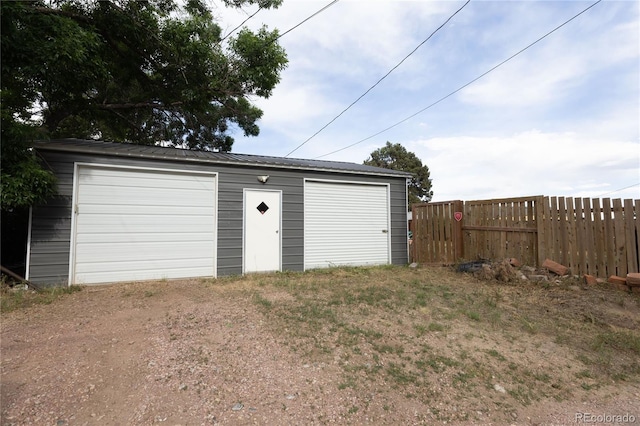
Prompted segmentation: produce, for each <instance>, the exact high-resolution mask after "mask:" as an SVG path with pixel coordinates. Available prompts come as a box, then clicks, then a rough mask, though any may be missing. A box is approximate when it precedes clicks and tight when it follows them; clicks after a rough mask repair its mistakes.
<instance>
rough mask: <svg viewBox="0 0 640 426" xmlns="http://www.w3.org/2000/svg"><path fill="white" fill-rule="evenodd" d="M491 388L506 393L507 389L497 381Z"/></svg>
mask: <svg viewBox="0 0 640 426" xmlns="http://www.w3.org/2000/svg"><path fill="white" fill-rule="evenodd" d="M493 389H495V390H496V391H498V392H500V393H507V390H506V389H505V388H504V387H502V386H501V385H499V384H497V383H496V384H495V385H493Z"/></svg>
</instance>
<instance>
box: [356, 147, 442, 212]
mask: <svg viewBox="0 0 640 426" xmlns="http://www.w3.org/2000/svg"><path fill="white" fill-rule="evenodd" d="M364 164H366V165H368V166H376V167H384V168H385V169H392V170H402V171H404V172H408V173H411V174H412V176H413V177H412V178H411V182H410V183H409V195H408V200H407V201H408V203H409V207H410V206H411V204H413V203H424V202H426V201H430V200H431V198H432V197H433V191H432V190H431V179H430V177H429V168H428V167H427V166H423V165H422V161H421V160H420V159H419V158H418V157H417V156H416V155H415V154H414V153H413V152H409V151H407V150H406V149H405V148H404V147H403V146H402V145H400V144H399V143H396V144H391V142H387V144H386V145H385V146H383V147H382V148H380V149H376V150H375V151H373V152H372V153H371V155H370V156H369V158H368V159H367V160H366V161H365V162H364Z"/></svg>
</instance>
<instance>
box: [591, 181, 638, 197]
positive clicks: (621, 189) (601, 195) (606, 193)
mask: <svg viewBox="0 0 640 426" xmlns="http://www.w3.org/2000/svg"><path fill="white" fill-rule="evenodd" d="M634 186H640V182H638V183H634V184H633V185H629V186H625V187H624V188H620V189H616V190H615V191H611V192H605V193H604V194H600V195H596V198H600V197H604V196H605V195H609V194H615V193H616V192H620V191H624V190H625V189H629V188H633V187H634Z"/></svg>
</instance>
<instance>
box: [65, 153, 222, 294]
mask: <svg viewBox="0 0 640 426" xmlns="http://www.w3.org/2000/svg"><path fill="white" fill-rule="evenodd" d="M74 213H75V216H74V222H75V224H74V229H75V233H74V236H73V237H74V238H73V241H72V244H73V246H72V268H71V276H72V280H71V282H72V283H74V284H94V283H108V282H117V281H132V280H150V279H163V278H187V277H201V276H215V247H216V244H215V241H216V239H215V238H216V235H215V233H216V226H215V224H216V221H215V218H216V176H215V175H214V174H205V173H182V172H178V171H173V170H150V169H133V168H118V167H101V166H93V165H91V166H88V165H81V166H78V167H77V175H76V193H75V200H74Z"/></svg>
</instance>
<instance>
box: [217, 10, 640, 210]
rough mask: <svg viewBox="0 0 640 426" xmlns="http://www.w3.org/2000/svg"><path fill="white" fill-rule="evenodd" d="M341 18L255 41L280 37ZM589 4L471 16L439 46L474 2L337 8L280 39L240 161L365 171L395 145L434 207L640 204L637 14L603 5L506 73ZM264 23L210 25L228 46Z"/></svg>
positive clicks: (235, 16)
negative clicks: (277, 72)
mask: <svg viewBox="0 0 640 426" xmlns="http://www.w3.org/2000/svg"><path fill="white" fill-rule="evenodd" d="M330 3H331V1H330V0H323V1H315V0H284V3H283V5H282V6H281V7H280V8H278V9H275V10H261V11H260V12H258V13H257V14H256V15H255V16H254V17H253V18H251V19H249V20H248V21H247V22H246V24H245V25H246V26H248V27H249V28H251V29H257V28H259V27H261V26H262V25H266V26H267V27H268V28H269V29H275V28H277V29H278V30H279V31H280V33H284V32H285V31H287V30H289V29H290V28H292V27H294V26H295V25H297V24H299V23H301V22H302V21H303V20H305V19H306V18H308V17H309V16H311V15H313V14H314V13H315V12H317V11H318V10H320V9H322V8H323V7H324V6H326V5H328V4H330ZM594 3H595V1H590V2H583V1H481V0H473V1H471V2H470V3H469V4H467V5H466V6H464V8H462V9H461V10H460V11H459V12H458V13H457V14H455V16H453V17H452V18H451V20H450V21H449V22H448V23H446V24H445V25H444V26H443V27H442V28H441V29H439V30H438V31H436V30H437V29H438V27H440V26H441V25H443V24H444V23H445V22H446V21H447V19H449V18H450V17H451V16H452V15H454V13H455V12H456V11H457V10H459V9H460V8H461V7H463V5H464V4H465V1H401V0H388V1H383V0H377V1H376V0H369V1H366V0H340V1H338V2H336V3H334V4H332V5H331V6H330V7H328V8H327V9H326V10H324V11H323V12H321V13H319V14H318V15H316V16H314V17H313V18H312V19H310V20H308V21H307V22H305V23H303V24H301V25H300V26H299V27H297V28H295V29H293V30H292V31H290V32H288V33H287V34H285V35H284V36H282V38H280V44H281V45H282V46H283V47H284V49H285V50H286V52H287V55H288V59H289V64H288V66H287V68H286V70H285V71H283V72H282V74H281V81H280V83H279V84H278V86H277V87H276V88H275V90H274V91H273V94H272V95H271V96H270V97H269V98H268V99H262V98H255V99H253V101H254V103H255V105H257V106H258V107H259V108H261V109H262V110H263V112H264V114H263V117H262V118H261V119H260V121H259V122H258V125H259V127H260V135H259V136H257V137H251V138H247V137H244V136H243V135H242V133H241V132H236V133H235V134H233V136H234V138H235V139H236V142H235V144H234V146H233V151H234V152H237V153H246V154H260V155H270V156H287V155H288V154H290V153H291V154H290V155H289V157H290V158H306V159H314V158H318V159H323V160H333V161H346V162H353V163H362V162H363V161H364V160H366V159H367V158H368V157H369V155H370V154H371V153H372V152H373V151H374V150H376V149H379V148H381V147H383V146H384V145H385V144H386V142H387V141H388V142H391V143H394V144H395V143H399V144H401V145H402V146H404V147H405V148H406V149H407V150H408V151H410V152H413V153H414V154H416V155H417V156H418V157H419V158H420V160H421V161H422V163H423V164H424V165H426V166H427V167H428V168H429V171H430V173H431V179H432V190H433V193H434V196H433V200H432V201H448V200H457V199H459V200H465V201H466V200H483V199H493V198H511V197H522V196H530V195H547V196H565V197H588V198H601V197H608V198H623V199H624V198H634V199H639V198H640V2H638V1H636V0H628V1H613V0H604V1H602V2H600V3H598V4H596V5H595V6H593V7H592V8H591V9H589V10H588V11H586V12H584V13H583V14H582V15H580V16H578V17H577V18H575V19H574V20H572V21H571V22H569V23H567V24H566V25H564V26H562V27H561V28H560V29H558V30H557V31H555V32H553V33H552V34H550V35H549V36H547V37H546V38H544V39H542V40H541V41H539V42H537V43H535V44H534V45H533V46H531V47H529V48H528V49H526V50H524V51H522V52H521V53H519V54H518V55H516V56H515V57H513V58H511V57H512V56H513V55H515V54H517V53H518V52H520V51H521V50H522V49H525V48H526V47H527V46H529V45H531V44H532V43H534V42H535V41H536V40H538V39H540V38H541V37H543V36H544V35H545V34H547V33H549V32H550V31H552V30H553V29H555V28H556V27H558V26H560V25H561V24H563V23H564V22H565V21H567V20H569V19H570V18H572V17H573V16H575V15H576V14H578V13H579V12H581V11H582V10H584V9H586V8H587V7H589V6H590V5H592V4H594ZM256 10H257V6H252V7H245V8H244V9H242V10H229V9H224V8H218V9H216V10H215V14H216V16H217V17H218V18H219V20H220V24H221V25H222V28H223V33H225V34H226V33H227V32H230V31H231V30H233V29H234V28H235V27H236V26H237V25H239V24H240V23H241V22H242V21H244V20H245V19H247V17H248V16H249V15H251V14H252V13H254V12H255V11H256ZM434 31H436V32H435V33H434ZM432 33H434V34H433V36H432V37H431V38H430V39H429V40H428V41H426V42H424V41H425V40H426V39H427V38H428V37H429V36H430V35H431V34H432ZM423 42H424V43H423ZM421 43H423V44H422V45H420V44H421ZM418 46H420V47H419V48H418V49H417V50H416V51H415V52H414V53H413V54H411V55H410V56H409V57H408V58H407V59H406V60H404V62H402V63H401V64H400V65H399V66H397V65H398V64H399V63H400V62H401V61H402V60H403V59H404V58H405V57H407V56H408V55H409V54H410V53H411V52H412V51H413V50H414V49H416V47H418ZM509 58H511V59H509ZM505 60H507V61H506V62H504V63H503V64H502V65H500V66H498V65H499V64H501V63H502V62H503V61H505ZM396 66H397V68H395V69H394V70H393V72H391V73H390V74H389V75H388V76H387V77H386V78H384V79H383V80H382V81H381V82H380V83H379V84H378V85H377V86H376V87H374V88H373V89H371V90H370V91H369V92H368V93H367V94H366V95H365V96H364V97H362V99H360V100H359V101H358V102H356V103H355V104H354V105H353V106H352V107H351V108H350V109H348V110H347V111H346V112H344V113H343V114H342V115H340V116H339V117H338V115H339V114H341V113H342V112H343V111H344V110H345V108H347V107H348V106H349V105H350V104H351V103H352V102H354V101H355V100H356V99H358V98H359V97H360V96H361V95H363V94H364V93H365V92H366V91H367V90H369V89H370V88H371V87H372V86H373V85H374V84H375V83H376V82H378V81H379V80H380V79H381V78H382V77H383V76H385V75H386V74H387V73H388V72H389V71H391V70H392V69H393V68H394V67H396ZM496 66H498V67H497V68H495V69H493V70H492V68H494V67H496ZM490 70H492V71H490ZM488 71H490V72H488ZM487 72H488V73H487ZM485 73H486V74H485ZM483 74H484V75H483ZM474 80H475V81H474ZM469 83H471V84H469ZM443 98H444V99H443ZM336 117H338V118H337V119H336ZM334 119H335V121H333V122H332V123H331V124H329V123H330V122H331V121H332V120H334ZM398 123H399V124H398ZM327 124H329V125H328V126H327V127H326V128H324V129H323V130H322V131H320V132H319V133H318V134H317V135H316V136H313V135H314V134H315V133H316V132H318V131H319V130H320V129H322V128H323V127H324V126H326V125H327ZM396 124H397V125H396ZM392 126H393V127H392ZM390 127H392V128H390ZM389 128H390V129H389ZM387 129H388V130H387ZM312 136H313V137H312ZM309 138H311V139H309ZM303 143H304V144H303ZM301 144H303V145H302V146H300V145H301ZM350 145H353V146H351V147H349V148H346V147H347V146H350ZM296 148H297V149H296ZM344 148H346V149H344ZM294 150H295V151H294ZM292 151H293V152H292ZM334 151H338V152H335V153H334ZM327 154H329V155H327Z"/></svg>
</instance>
